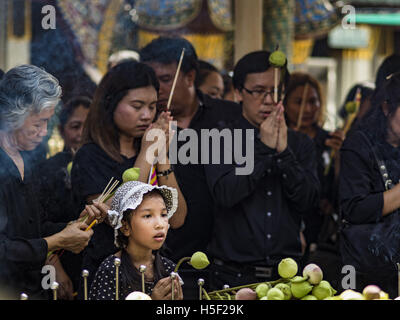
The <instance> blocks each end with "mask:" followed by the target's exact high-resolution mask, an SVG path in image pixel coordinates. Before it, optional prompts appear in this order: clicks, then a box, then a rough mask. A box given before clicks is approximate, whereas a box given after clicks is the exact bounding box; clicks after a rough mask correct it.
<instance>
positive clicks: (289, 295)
mask: <svg viewBox="0 0 400 320" xmlns="http://www.w3.org/2000/svg"><path fill="white" fill-rule="evenodd" d="M274 288H277V289H279V290H281V291H282V293H283V295H284V296H285V300H290V299H291V298H292V290H291V289H290V286H289V285H288V284H286V283H278V284H277V285H276V286H275V287H274Z"/></svg>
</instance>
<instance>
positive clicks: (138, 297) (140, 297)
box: [125, 291, 151, 300]
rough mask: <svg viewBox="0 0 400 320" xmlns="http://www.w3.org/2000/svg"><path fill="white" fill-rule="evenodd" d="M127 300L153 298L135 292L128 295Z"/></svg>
mask: <svg viewBox="0 0 400 320" xmlns="http://www.w3.org/2000/svg"><path fill="white" fill-rule="evenodd" d="M125 300H151V297H150V296H149V295H147V294H145V293H143V292H140V291H133V292H131V293H130V294H128V295H127V297H126V298H125Z"/></svg>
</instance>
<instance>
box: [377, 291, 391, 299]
mask: <svg viewBox="0 0 400 320" xmlns="http://www.w3.org/2000/svg"><path fill="white" fill-rule="evenodd" d="M379 300H390V299H389V294H387V293H386V292H384V291H381V292H380V293H379Z"/></svg>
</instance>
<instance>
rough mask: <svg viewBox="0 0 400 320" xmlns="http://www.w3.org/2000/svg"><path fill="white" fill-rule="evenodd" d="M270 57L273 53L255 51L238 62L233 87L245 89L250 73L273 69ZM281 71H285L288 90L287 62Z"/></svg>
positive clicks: (284, 81)
mask: <svg viewBox="0 0 400 320" xmlns="http://www.w3.org/2000/svg"><path fill="white" fill-rule="evenodd" d="M270 55H271V52H268V51H254V52H251V53H249V54H246V55H245V56H244V57H242V58H241V59H240V60H239V61H238V62H237V64H236V66H235V69H234V70H233V86H234V87H235V89H238V90H241V89H243V86H244V82H245V81H246V76H247V75H248V74H249V73H260V72H265V71H267V70H268V69H269V68H271V67H272V65H271V64H270V63H269V56H270ZM281 70H282V71H283V70H284V79H283V84H284V85H285V88H287V86H288V83H289V78H290V75H289V71H288V69H287V61H286V63H285V65H284V67H283V68H282V69H281ZM281 74H282V72H281Z"/></svg>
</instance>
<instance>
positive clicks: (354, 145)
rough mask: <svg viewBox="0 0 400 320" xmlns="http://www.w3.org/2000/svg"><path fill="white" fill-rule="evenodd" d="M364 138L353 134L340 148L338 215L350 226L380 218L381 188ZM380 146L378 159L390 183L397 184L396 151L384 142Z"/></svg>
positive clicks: (361, 135)
mask: <svg viewBox="0 0 400 320" xmlns="http://www.w3.org/2000/svg"><path fill="white" fill-rule="evenodd" d="M367 139H368V136H366V135H365V134H363V133H362V132H361V131H355V132H354V133H353V134H352V135H351V136H350V137H348V138H347V139H346V140H345V141H344V143H343V146H342V148H341V158H340V159H341V164H340V179H339V190H340V192H339V193H340V195H339V197H340V205H341V212H342V215H343V218H344V219H345V220H347V221H348V222H350V223H352V224H365V223H376V222H378V221H380V220H381V219H382V210H383V192H384V191H385V186H384V184H383V181H382V176H381V173H380V171H379V168H378V167H377V166H378V165H377V164H376V160H375V157H374V155H373V153H372V149H371V144H370V142H369V141H368V140H367ZM371 141H372V140H371ZM375 141H377V137H375ZM378 141H379V140H378ZM378 141H377V142H378ZM374 143H375V142H374ZM380 144H381V148H380V149H381V150H380V152H379V156H380V157H382V159H383V160H384V161H385V164H386V167H387V170H388V173H389V175H390V178H391V179H392V181H393V184H397V183H398V182H399V178H400V167H399V163H400V162H399V160H400V152H399V148H394V147H393V146H391V145H389V144H388V143H387V142H384V141H380Z"/></svg>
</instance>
